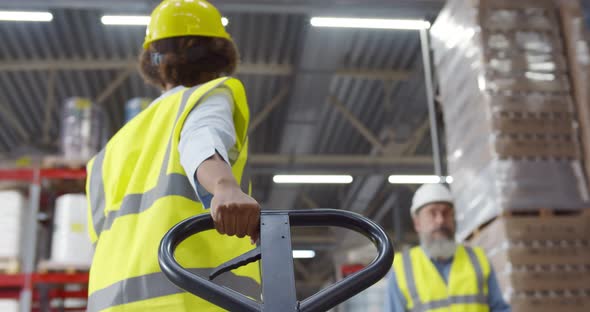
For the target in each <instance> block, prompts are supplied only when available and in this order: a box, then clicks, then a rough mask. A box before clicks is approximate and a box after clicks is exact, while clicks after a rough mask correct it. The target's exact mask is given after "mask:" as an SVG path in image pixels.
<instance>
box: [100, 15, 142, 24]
mask: <svg viewBox="0 0 590 312" xmlns="http://www.w3.org/2000/svg"><path fill="white" fill-rule="evenodd" d="M100 21H101V22H102V23H103V24H104V25H137V26H146V25H147V24H149V22H150V17H149V16H143V15H105V16H103V17H102V18H101V19H100Z"/></svg>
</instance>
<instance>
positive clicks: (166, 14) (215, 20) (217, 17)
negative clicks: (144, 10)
mask: <svg viewBox="0 0 590 312" xmlns="http://www.w3.org/2000/svg"><path fill="white" fill-rule="evenodd" d="M181 36H204V37H219V38H226V39H231V38H230V36H229V34H228V33H227V32H226V31H225V28H224V27H223V24H222V22H221V14H219V11H218V10H217V9H216V8H215V7H214V6H213V5H212V4H211V3H209V2H207V1H204V0H164V1H162V3H160V5H158V7H156V8H155V9H154V11H153V12H152V17H151V19H150V23H149V25H148V27H147V30H146V34H145V40H144V42H143V48H144V50H147V49H148V48H149V46H150V43H152V42H154V41H156V40H160V39H165V38H172V37H181Z"/></svg>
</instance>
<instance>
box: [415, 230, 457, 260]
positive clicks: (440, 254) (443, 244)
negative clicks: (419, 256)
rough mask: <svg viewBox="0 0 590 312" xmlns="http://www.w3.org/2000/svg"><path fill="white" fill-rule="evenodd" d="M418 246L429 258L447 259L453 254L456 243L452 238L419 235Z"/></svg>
mask: <svg viewBox="0 0 590 312" xmlns="http://www.w3.org/2000/svg"><path fill="white" fill-rule="evenodd" d="M420 246H421V247H422V250H424V253H426V255H427V256H428V257H429V258H431V259H439V260H441V259H442V260H447V259H450V258H451V257H453V256H454V255H455V251H456V250H457V243H456V242H455V241H454V240H453V239H448V238H438V239H431V238H430V237H423V236H422V235H420Z"/></svg>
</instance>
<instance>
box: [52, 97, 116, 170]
mask: <svg viewBox="0 0 590 312" xmlns="http://www.w3.org/2000/svg"><path fill="white" fill-rule="evenodd" d="M61 126H62V137H61V139H62V141H61V142H62V153H63V155H64V156H65V157H66V158H68V159H77V160H87V159H90V158H91V157H92V156H94V155H95V154H96V153H98V151H100V149H101V148H102V146H103V144H104V143H105V141H106V140H107V134H108V133H107V128H108V127H107V120H106V118H105V114H104V112H103V110H102V109H101V108H99V107H97V106H96V105H93V103H92V101H90V100H89V99H85V98H69V99H67V100H66V102H65V105H64V108H63V113H62V125H61Z"/></svg>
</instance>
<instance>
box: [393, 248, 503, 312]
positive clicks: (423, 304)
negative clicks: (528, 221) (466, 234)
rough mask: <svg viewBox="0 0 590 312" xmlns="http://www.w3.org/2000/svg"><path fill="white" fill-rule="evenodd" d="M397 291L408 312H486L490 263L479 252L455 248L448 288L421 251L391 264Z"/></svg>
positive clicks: (411, 250)
mask: <svg viewBox="0 0 590 312" xmlns="http://www.w3.org/2000/svg"><path fill="white" fill-rule="evenodd" d="M393 268H394V270H395V276H396V279H397V284H398V287H399V288H400V290H401V293H402V294H403V296H404V297H405V299H406V310H407V311H412V312H423V311H429V312H443V311H445V312H487V311H489V306H488V300H487V297H488V286H487V285H488V283H487V281H488V278H489V276H490V270H491V269H490V263H489V262H488V260H487V258H486V256H485V254H484V252H483V250H482V249H480V248H470V247H464V246H458V247H457V251H456V252H455V256H454V258H453V263H452V264H451V271H450V273H449V278H448V284H447V283H445V281H444V280H443V278H442V276H441V274H440V273H439V272H438V270H437V269H436V267H435V266H434V264H433V263H432V261H431V260H430V259H429V258H428V257H427V256H426V254H425V253H424V251H423V250H422V248H420V247H414V248H412V249H409V250H405V251H404V252H403V253H402V254H401V255H399V256H397V257H396V258H395V260H394V261H393Z"/></svg>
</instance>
